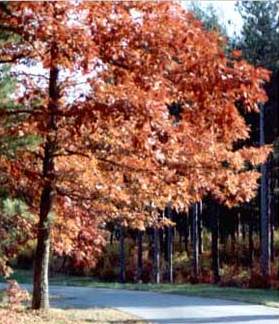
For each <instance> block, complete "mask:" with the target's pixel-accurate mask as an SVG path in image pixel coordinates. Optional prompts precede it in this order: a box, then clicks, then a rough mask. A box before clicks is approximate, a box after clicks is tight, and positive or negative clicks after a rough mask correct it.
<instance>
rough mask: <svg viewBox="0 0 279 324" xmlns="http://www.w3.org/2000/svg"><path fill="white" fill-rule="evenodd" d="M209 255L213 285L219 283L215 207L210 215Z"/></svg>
mask: <svg viewBox="0 0 279 324" xmlns="http://www.w3.org/2000/svg"><path fill="white" fill-rule="evenodd" d="M211 255H212V272H213V280H214V283H218V282H219V281H220V274H219V272H220V271H219V270H220V269H219V267H220V260H219V208H218V206H215V208H214V209H213V213H212V214H211Z"/></svg>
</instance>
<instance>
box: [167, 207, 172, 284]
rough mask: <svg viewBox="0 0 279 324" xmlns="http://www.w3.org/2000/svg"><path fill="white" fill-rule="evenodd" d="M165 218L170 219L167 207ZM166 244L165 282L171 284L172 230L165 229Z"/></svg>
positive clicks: (169, 228)
mask: <svg viewBox="0 0 279 324" xmlns="http://www.w3.org/2000/svg"><path fill="white" fill-rule="evenodd" d="M167 217H168V218H169V219H172V214H171V207H170V206H168V207H167ZM166 234H167V235H166V244H167V246H166V247H167V280H168V282H170V283H172V282H173V228H172V227H170V226H169V227H168V228H167V229H166Z"/></svg>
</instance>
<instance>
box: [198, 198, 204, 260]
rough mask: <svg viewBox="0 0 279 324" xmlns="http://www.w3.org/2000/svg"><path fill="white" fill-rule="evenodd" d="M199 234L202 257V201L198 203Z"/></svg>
mask: <svg viewBox="0 0 279 324" xmlns="http://www.w3.org/2000/svg"><path fill="white" fill-rule="evenodd" d="M198 233H199V234H198V235H199V238H198V241H199V242H198V244H199V255H201V254H202V253H203V223H202V201H200V202H199V203H198Z"/></svg>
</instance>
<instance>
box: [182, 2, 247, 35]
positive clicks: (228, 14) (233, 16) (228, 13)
mask: <svg viewBox="0 0 279 324" xmlns="http://www.w3.org/2000/svg"><path fill="white" fill-rule="evenodd" d="M182 1H183V3H185V6H187V3H188V4H189V2H190V1H184V0H182ZM199 2H200V3H201V4H202V5H203V6H204V7H206V6H207V5H209V4H210V5H213V6H214V7H215V8H216V11H217V13H219V16H220V20H221V21H222V22H223V23H224V24H225V26H227V32H228V35H229V36H233V34H234V33H237V34H239V33H240V31H241V27H242V19H241V16H240V15H239V13H238V12H237V11H236V10H235V8H234V6H235V4H236V2H237V1H232V0H227V1H218V0H215V1H199ZM229 21H230V24H229V23H228V22H229Z"/></svg>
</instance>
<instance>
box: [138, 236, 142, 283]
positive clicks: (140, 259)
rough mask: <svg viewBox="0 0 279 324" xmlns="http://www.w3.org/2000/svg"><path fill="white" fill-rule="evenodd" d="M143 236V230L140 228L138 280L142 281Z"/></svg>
mask: <svg viewBox="0 0 279 324" xmlns="http://www.w3.org/2000/svg"><path fill="white" fill-rule="evenodd" d="M142 237H143V232H142V231H140V230H138V239H137V245H138V257H137V282H141V280H142V265H143V262H142Z"/></svg>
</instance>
